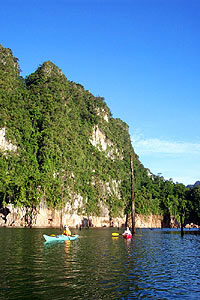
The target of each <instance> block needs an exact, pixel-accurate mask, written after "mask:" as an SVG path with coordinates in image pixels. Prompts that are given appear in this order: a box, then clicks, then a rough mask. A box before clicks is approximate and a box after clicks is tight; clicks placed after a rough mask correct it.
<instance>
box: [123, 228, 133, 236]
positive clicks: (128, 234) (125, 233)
mask: <svg viewBox="0 0 200 300" xmlns="http://www.w3.org/2000/svg"><path fill="white" fill-rule="evenodd" d="M122 235H123V236H132V233H131V231H130V229H129V228H128V226H127V227H126V230H125V231H124V233H123V234H122Z"/></svg>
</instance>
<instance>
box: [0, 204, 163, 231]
mask: <svg viewBox="0 0 200 300" xmlns="http://www.w3.org/2000/svg"><path fill="white" fill-rule="evenodd" d="M102 210H103V208H102ZM125 221H126V218H125V216H124V217H116V218H112V219H111V218H110V216H109V211H108V210H107V213H105V210H104V216H101V217H97V216H94V215H90V216H87V215H79V214H77V213H75V212H74V213H68V212H67V211H66V210H65V209H63V211H62V212H61V210H58V209H49V208H48V207H47V206H46V205H45V203H43V204H40V207H38V208H37V209H27V208H23V207H21V208H16V207H14V206H13V205H8V206H7V207H6V208H4V209H1V210H0V226H8V227H10V226H11V227H61V226H62V227H63V226H64V225H65V224H67V225H68V226H70V227H72V228H80V227H110V226H112V227H124V226H125ZM135 221H136V228H161V227H162V221H163V217H162V216H155V215H150V216H143V215H138V214H136V220H135ZM129 225H130V226H131V223H130V220H129Z"/></svg>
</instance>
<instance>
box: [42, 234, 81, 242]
mask: <svg viewBox="0 0 200 300" xmlns="http://www.w3.org/2000/svg"><path fill="white" fill-rule="evenodd" d="M43 237H44V239H45V240H46V242H56V241H57V242H59V241H60V242H63V241H74V240H76V239H77V238H78V235H77V234H76V235H72V236H67V235H64V234H60V235H46V234H43Z"/></svg>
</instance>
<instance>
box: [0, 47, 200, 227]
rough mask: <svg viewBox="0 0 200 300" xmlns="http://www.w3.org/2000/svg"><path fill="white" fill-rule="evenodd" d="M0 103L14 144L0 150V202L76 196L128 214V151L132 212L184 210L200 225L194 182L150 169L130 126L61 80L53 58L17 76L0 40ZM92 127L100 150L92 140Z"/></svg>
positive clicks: (53, 202) (2, 123) (93, 210)
mask: <svg viewBox="0 0 200 300" xmlns="http://www.w3.org/2000/svg"><path fill="white" fill-rule="evenodd" d="M0 107H1V113H0V130H2V129H5V130H6V140H7V141H9V142H10V143H12V144H13V145H15V146H16V147H17V148H16V149H17V150H14V149H13V150H7V151H5V150H4V149H2V148H1V149H0V170H1V172H0V206H1V207H5V206H6V204H7V203H9V202H10V203H12V204H14V205H15V206H18V207H21V206H25V207H36V206H37V205H38V204H39V203H40V201H41V200H45V201H46V203H47V205H48V206H49V207H52V208H54V207H58V208H59V207H61V206H62V205H63V203H65V202H69V203H71V204H73V201H74V199H75V198H76V197H75V196H76V195H81V196H82V199H83V206H80V208H79V213H80V214H81V213H86V214H87V215H90V214H95V215H99V214H100V212H101V209H100V208H101V203H104V204H106V205H107V207H108V208H109V212H110V217H111V218H112V217H115V216H120V215H121V214H124V213H128V212H130V208H131V171H130V155H132V157H133V167H134V188H135V209H136V213H138V214H144V215H149V214H155V215H164V216H166V217H167V216H168V217H169V216H170V215H173V216H175V217H176V218H177V219H178V220H180V216H181V215H183V216H184V217H185V220H186V221H187V222H193V223H196V224H200V186H196V187H190V188H187V187H186V186H184V185H183V184H179V183H176V184H175V183H173V181H172V180H165V179H164V178H163V177H162V176H159V175H153V174H151V173H150V172H149V170H148V169H146V168H145V167H144V166H143V165H142V164H141V163H140V161H139V158H138V156H137V154H136V153H135V152H134V149H133V147H132V145H131V140H130V136H129V131H128V125H127V124H126V123H124V122H123V121H121V120H120V119H115V118H113V117H112V114H111V112H110V110H109V108H108V106H107V105H106V103H105V101H104V98H102V97H95V96H93V95H92V94H91V93H90V92H89V91H88V90H85V89H84V87H83V86H81V85H80V84H77V83H75V82H73V81H69V80H67V78H66V77H65V75H64V74H63V73H62V71H61V70H60V69H59V68H58V67H57V66H55V65H54V64H53V63H52V62H50V61H47V62H44V63H43V64H42V65H41V66H39V67H38V69H37V70H36V71H35V72H34V73H32V74H30V75H29V76H27V77H26V78H23V77H21V76H20V68H19V65H18V59H17V58H15V57H14V56H13V54H12V51H11V50H10V49H8V48H4V47H3V46H2V45H0ZM105 116H106V117H107V118H108V120H106V118H105ZM133 117H134V116H133ZM97 128H98V129H99V130H100V131H101V133H103V135H104V136H105V140H106V141H107V148H106V150H105V149H103V148H102V145H100V144H99V145H98V147H96V146H94V145H93V144H92V143H91V140H92V135H93V133H94V129H96V130H97ZM108 186H109V188H107V187H108Z"/></svg>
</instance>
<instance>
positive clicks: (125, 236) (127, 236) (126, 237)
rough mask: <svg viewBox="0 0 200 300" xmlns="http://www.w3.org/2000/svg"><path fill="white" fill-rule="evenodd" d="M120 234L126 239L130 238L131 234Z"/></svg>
mask: <svg viewBox="0 0 200 300" xmlns="http://www.w3.org/2000/svg"><path fill="white" fill-rule="evenodd" d="M122 236H123V237H124V238H125V239H127V240H128V239H131V238H132V234H122Z"/></svg>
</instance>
